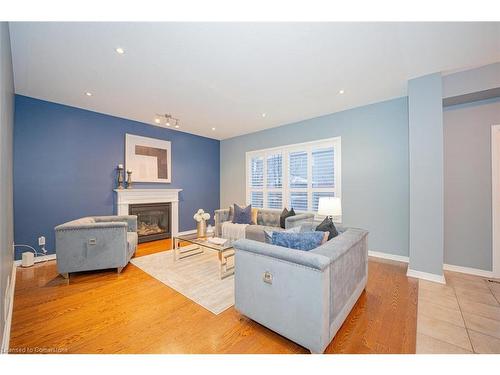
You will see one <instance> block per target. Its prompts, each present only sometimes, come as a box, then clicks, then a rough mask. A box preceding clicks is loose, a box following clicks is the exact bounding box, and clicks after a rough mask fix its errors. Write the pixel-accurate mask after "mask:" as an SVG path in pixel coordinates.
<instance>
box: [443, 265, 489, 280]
mask: <svg viewBox="0 0 500 375" xmlns="http://www.w3.org/2000/svg"><path fill="white" fill-rule="evenodd" d="M443 270H446V271H453V272H460V273H467V274H469V275H475V276H481V277H492V278H494V277H499V276H495V274H494V273H493V271H485V270H480V269H478V268H470V267H462V266H454V265H453V264H443Z"/></svg>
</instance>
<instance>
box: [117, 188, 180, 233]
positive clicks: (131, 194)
mask: <svg viewBox="0 0 500 375" xmlns="http://www.w3.org/2000/svg"><path fill="white" fill-rule="evenodd" d="M114 191H115V193H116V213H117V215H128V214H129V205H131V204H142V203H169V202H170V203H171V204H172V210H171V212H172V217H171V230H172V237H173V236H175V235H177V233H178V231H179V193H180V192H181V191H182V189H133V188H132V189H114Z"/></svg>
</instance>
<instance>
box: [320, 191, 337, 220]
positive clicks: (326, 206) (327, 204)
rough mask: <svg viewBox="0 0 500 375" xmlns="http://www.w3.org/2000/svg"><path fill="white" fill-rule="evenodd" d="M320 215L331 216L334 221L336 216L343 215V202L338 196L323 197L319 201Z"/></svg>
mask: <svg viewBox="0 0 500 375" xmlns="http://www.w3.org/2000/svg"><path fill="white" fill-rule="evenodd" d="M318 215H324V216H326V217H329V218H330V220H331V221H332V222H333V217H334V216H342V203H341V201H340V198H337V197H321V198H319V202H318Z"/></svg>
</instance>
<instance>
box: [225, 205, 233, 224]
mask: <svg viewBox="0 0 500 375" xmlns="http://www.w3.org/2000/svg"><path fill="white" fill-rule="evenodd" d="M233 219H234V210H233V206H229V216H228V218H227V221H230V222H231V223H232V222H233Z"/></svg>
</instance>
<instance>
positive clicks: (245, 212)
mask: <svg viewBox="0 0 500 375" xmlns="http://www.w3.org/2000/svg"><path fill="white" fill-rule="evenodd" d="M251 223H252V205H251V204H249V205H248V206H246V207H245V208H243V207H240V206H238V205H237V204H236V203H235V204H234V216H233V224H251Z"/></svg>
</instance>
